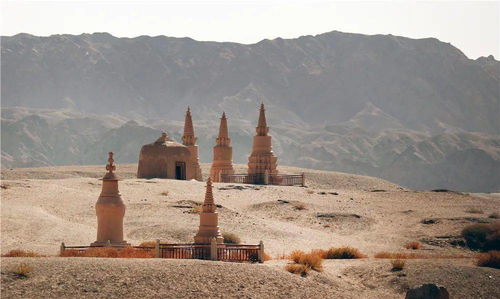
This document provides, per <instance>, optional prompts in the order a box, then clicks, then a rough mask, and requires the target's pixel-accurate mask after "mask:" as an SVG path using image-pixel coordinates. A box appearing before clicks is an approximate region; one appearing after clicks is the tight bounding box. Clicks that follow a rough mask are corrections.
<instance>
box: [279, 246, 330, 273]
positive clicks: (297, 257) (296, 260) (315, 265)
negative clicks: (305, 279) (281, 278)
mask: <svg viewBox="0 0 500 299" xmlns="http://www.w3.org/2000/svg"><path fill="white" fill-rule="evenodd" d="M289 259H290V260H291V261H292V262H293V264H288V265H287V266H286V270H287V271H288V272H290V273H294V274H300V275H302V276H306V275H307V274H308V273H309V271H310V270H314V271H318V272H322V271H323V251H322V250H312V251H311V252H309V253H305V252H304V251H301V250H294V251H292V253H290V255H289Z"/></svg>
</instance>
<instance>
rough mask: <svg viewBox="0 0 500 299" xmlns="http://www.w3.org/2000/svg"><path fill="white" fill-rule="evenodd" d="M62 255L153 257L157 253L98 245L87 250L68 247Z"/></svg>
mask: <svg viewBox="0 0 500 299" xmlns="http://www.w3.org/2000/svg"><path fill="white" fill-rule="evenodd" d="M59 256H60V257H105V258H153V257H155V253H154V252H153V251H151V250H142V249H136V248H133V247H131V246H127V247H125V248H123V249H120V250H118V249H116V248H107V247H96V248H89V249H86V250H73V249H67V250H65V251H63V252H62V253H61V254H60V255H59Z"/></svg>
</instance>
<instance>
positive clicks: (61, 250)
mask: <svg viewBox="0 0 500 299" xmlns="http://www.w3.org/2000/svg"><path fill="white" fill-rule="evenodd" d="M65 250H66V245H64V242H61V247H59V255H62V254H63V252H64V251H65Z"/></svg>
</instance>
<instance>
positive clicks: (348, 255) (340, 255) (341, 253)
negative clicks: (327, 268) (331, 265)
mask: <svg viewBox="0 0 500 299" xmlns="http://www.w3.org/2000/svg"><path fill="white" fill-rule="evenodd" d="M365 257H366V255H364V254H362V253H361V252H360V251H359V250H358V249H356V248H352V247H349V246H344V247H340V248H335V247H332V248H330V249H328V251H327V252H326V255H325V258H326V259H361V258H365Z"/></svg>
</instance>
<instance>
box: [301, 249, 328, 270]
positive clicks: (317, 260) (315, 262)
mask: <svg viewBox="0 0 500 299" xmlns="http://www.w3.org/2000/svg"><path fill="white" fill-rule="evenodd" d="M299 264H302V265H306V266H308V267H309V268H311V269H312V270H314V271H318V272H321V271H323V257H322V256H321V255H319V254H317V253H314V252H310V253H306V254H304V255H302V256H301V257H300V259H299Z"/></svg>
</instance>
